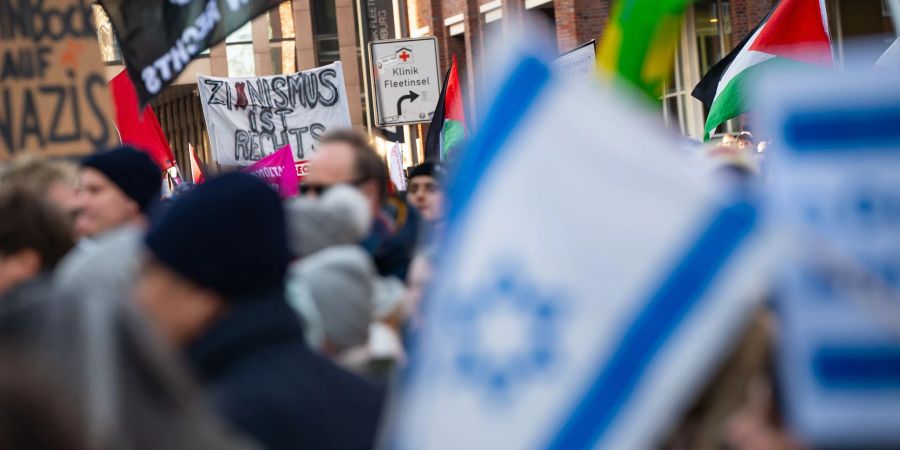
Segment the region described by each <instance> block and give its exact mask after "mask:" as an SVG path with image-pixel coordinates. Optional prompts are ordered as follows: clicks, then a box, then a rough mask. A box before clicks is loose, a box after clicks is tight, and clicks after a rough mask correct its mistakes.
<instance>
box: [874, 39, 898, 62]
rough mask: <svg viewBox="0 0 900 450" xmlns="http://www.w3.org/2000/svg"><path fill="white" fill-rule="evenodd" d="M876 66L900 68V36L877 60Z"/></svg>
mask: <svg viewBox="0 0 900 450" xmlns="http://www.w3.org/2000/svg"><path fill="white" fill-rule="evenodd" d="M875 67H878V68H881V69H891V70H897V69H900V37H898V38H897V39H895V40H894V43H893V44H891V46H890V47H888V49H887V50H885V51H884V53H883V54H882V55H881V57H880V58H878V61H875Z"/></svg>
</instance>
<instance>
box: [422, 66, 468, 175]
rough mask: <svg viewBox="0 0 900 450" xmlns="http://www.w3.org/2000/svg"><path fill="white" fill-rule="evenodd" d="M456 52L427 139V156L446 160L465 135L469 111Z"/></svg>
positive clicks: (451, 156)
mask: <svg viewBox="0 0 900 450" xmlns="http://www.w3.org/2000/svg"><path fill="white" fill-rule="evenodd" d="M456 67H457V64H456V55H453V62H452V63H451V64H450V69H449V70H447V75H446V76H445V77H444V85H443V86H442V87H441V98H440V99H439V100H438V103H437V107H435V110H434V116H433V117H432V118H431V125H430V126H429V127H428V137H427V138H426V139H425V159H429V160H438V159H440V160H441V161H447V160H450V159H452V158H453V151H454V150H455V149H456V147H457V146H459V144H460V143H462V141H463V139H465V137H466V114H465V111H464V109H463V103H462V90H461V89H460V85H459V72H458V71H457V69H456Z"/></svg>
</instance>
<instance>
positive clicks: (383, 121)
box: [369, 37, 441, 127]
mask: <svg viewBox="0 0 900 450" xmlns="http://www.w3.org/2000/svg"><path fill="white" fill-rule="evenodd" d="M369 61H371V68H372V79H373V82H374V83H373V84H374V85H375V98H376V102H375V122H376V123H377V124H378V126H379V127H383V126H396V125H409V124H414V123H427V122H430V121H431V117H432V116H433V115H434V108H435V106H436V105H437V101H438V98H439V97H440V95H441V86H440V74H439V70H438V52H437V39H435V38H433V37H429V38H416V39H398V40H392V41H378V42H372V43H370V44H369Z"/></svg>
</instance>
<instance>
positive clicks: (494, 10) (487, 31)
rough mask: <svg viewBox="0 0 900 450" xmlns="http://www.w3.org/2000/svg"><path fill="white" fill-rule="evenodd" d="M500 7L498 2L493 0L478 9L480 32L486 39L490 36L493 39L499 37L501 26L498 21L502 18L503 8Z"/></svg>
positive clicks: (498, 0)
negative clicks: (479, 13)
mask: <svg viewBox="0 0 900 450" xmlns="http://www.w3.org/2000/svg"><path fill="white" fill-rule="evenodd" d="M501 6H502V5H501V3H500V0H494V1H492V2H490V3H485V4H484V5H481V6H480V7H479V11H480V12H481V30H482V31H483V33H484V36H486V37H487V38H488V39H490V37H491V36H495V38H499V37H500V30H501V28H500V27H501V26H502V24H501V23H500V19H502V18H503V8H502V7H501Z"/></svg>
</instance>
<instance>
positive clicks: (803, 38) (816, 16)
mask: <svg viewBox="0 0 900 450" xmlns="http://www.w3.org/2000/svg"><path fill="white" fill-rule="evenodd" d="M791 62H795V63H801V64H813V65H819V66H825V67H833V66H834V59H833V58H832V53H831V40H830V38H829V33H828V18H827V16H826V14H825V3H824V0H782V1H781V2H779V3H778V5H777V6H775V8H774V9H773V10H772V12H771V13H769V15H768V16H767V17H766V18H765V19H763V21H762V22H761V23H760V24H759V25H757V27H756V29H754V30H753V31H752V32H750V34H749V35H747V37H745V38H744V39H743V40H742V41H741V43H740V44H738V46H737V47H736V48H735V49H734V50H732V51H731V53H729V54H728V56H726V57H725V58H723V59H722V60H721V61H719V63H718V64H716V65H715V66H713V67H712V69H710V70H709V72H708V73H707V74H706V75H705V76H704V77H703V79H702V80H700V83H698V84H697V86H696V87H695V88H694V91H693V92H692V93H691V95H693V96H694V97H696V98H697V99H698V100H700V101H702V102H703V103H704V104H705V105H706V106H707V108H709V116H708V117H707V120H706V127H705V129H704V132H705V139H709V135H710V133H712V132H713V131H715V129H716V127H718V126H719V125H721V124H722V123H723V122H725V121H726V120H728V119H731V118H734V117H737V116H738V115H740V114H742V113H744V112H746V111H747V109H748V104H747V103H748V102H747V98H746V96H745V95H746V89H747V84H748V80H750V79H751V78H753V77H755V76H756V74H758V73H759V72H760V71H764V70H766V68H767V67H770V66H773V65H779V64H785V63H791Z"/></svg>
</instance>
